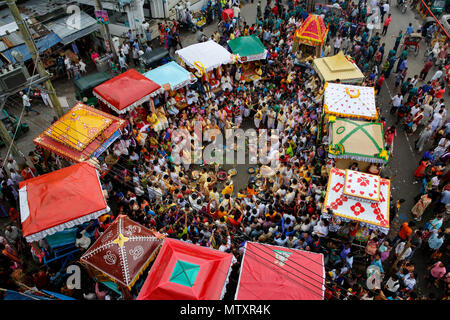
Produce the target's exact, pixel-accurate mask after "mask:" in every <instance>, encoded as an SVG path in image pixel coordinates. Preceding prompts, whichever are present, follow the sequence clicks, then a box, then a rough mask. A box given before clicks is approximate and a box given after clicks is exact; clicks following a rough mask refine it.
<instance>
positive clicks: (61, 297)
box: [41, 290, 76, 300]
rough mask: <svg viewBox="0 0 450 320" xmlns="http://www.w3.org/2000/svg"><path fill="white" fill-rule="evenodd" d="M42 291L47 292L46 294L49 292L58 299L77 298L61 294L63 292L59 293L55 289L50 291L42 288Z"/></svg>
mask: <svg viewBox="0 0 450 320" xmlns="http://www.w3.org/2000/svg"><path fill="white" fill-rule="evenodd" d="M41 291H42V292H44V293H46V294H49V295H51V296H53V297H55V298H56V299H58V300H76V299H74V298H72V297H69V296H66V295H64V294H61V293H57V292H53V291H48V290H41Z"/></svg>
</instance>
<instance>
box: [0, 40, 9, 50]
mask: <svg viewBox="0 0 450 320" xmlns="http://www.w3.org/2000/svg"><path fill="white" fill-rule="evenodd" d="M7 49H8V46H7V45H6V44H5V43H4V42H3V41H0V52H2V51H5V50H7Z"/></svg>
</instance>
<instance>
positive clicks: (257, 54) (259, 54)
mask: <svg viewBox="0 0 450 320" xmlns="http://www.w3.org/2000/svg"><path fill="white" fill-rule="evenodd" d="M228 46H229V47H230V49H231V51H232V52H233V54H236V55H239V57H240V61H241V62H246V61H253V60H262V59H265V58H266V55H267V50H266V48H265V47H264V45H263V44H262V42H261V40H259V38H258V37H256V36H253V35H252V36H244V37H238V38H235V39H233V40H230V41H229V42H228Z"/></svg>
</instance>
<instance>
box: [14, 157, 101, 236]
mask: <svg viewBox="0 0 450 320" xmlns="http://www.w3.org/2000/svg"><path fill="white" fill-rule="evenodd" d="M19 187H20V190H19V195H20V217H21V221H22V233H23V236H24V237H25V239H26V240H27V241H28V242H33V241H38V240H40V239H42V238H45V237H46V236H48V235H51V234H54V233H56V232H59V231H62V230H64V229H66V228H72V227H74V226H76V225H79V224H83V223H84V222H87V221H89V220H92V219H96V218H97V217H99V216H101V215H103V214H105V213H106V212H109V210H110V209H109V207H108V205H107V204H106V201H105V198H104V195H103V191H102V188H101V185H100V180H99V178H98V173H97V170H96V169H95V168H94V167H93V166H91V165H90V164H88V163H85V162H81V163H78V164H75V165H73V166H70V167H67V168H64V169H60V170H57V171H53V172H51V173H47V174H44V175H41V176H38V177H35V178H31V179H27V180H25V181H22V182H20V184H19Z"/></svg>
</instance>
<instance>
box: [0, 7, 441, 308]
mask: <svg viewBox="0 0 450 320" xmlns="http://www.w3.org/2000/svg"><path fill="white" fill-rule="evenodd" d="M339 4H340V6H341V8H342V10H341V11H340V13H339V14H331V15H326V16H324V18H325V20H326V23H329V29H330V35H329V36H328V40H327V43H326V44H325V47H324V52H325V55H332V54H333V53H336V52H338V51H339V50H343V51H344V52H345V53H346V54H348V55H350V56H352V57H353V58H354V60H355V61H356V63H357V65H358V66H359V67H360V68H361V70H362V71H363V72H364V73H365V75H366V80H365V82H364V84H363V85H367V86H375V88H376V89H377V93H379V92H380V91H381V90H382V88H383V82H384V80H385V79H387V78H388V77H389V76H390V75H391V72H392V70H393V68H394V63H395V62H396V61H397V70H396V90H398V92H397V91H396V92H395V93H396V95H395V96H394V97H393V98H392V106H391V107H392V108H391V112H390V114H391V115H392V116H393V117H394V115H396V117H395V119H394V118H393V119H385V118H383V117H381V112H382V110H379V112H380V117H381V121H383V123H384V124H385V125H386V123H388V122H394V123H395V124H393V125H391V126H389V127H386V128H385V133H386V134H385V138H386V144H387V145H388V146H390V147H391V151H392V150H393V140H394V139H395V136H396V134H397V130H405V131H406V132H407V133H409V134H414V132H416V131H417V132H420V134H419V135H418V138H417V140H416V144H415V146H416V148H417V152H420V153H422V152H423V150H428V151H426V152H425V154H423V159H422V161H421V163H420V165H419V167H418V169H417V170H416V171H415V172H414V176H415V177H416V178H417V181H419V182H420V183H421V190H420V193H419V194H418V195H417V196H416V197H415V201H416V202H417V203H416V204H415V205H414V207H413V208H412V209H411V218H410V219H408V221H405V222H404V223H403V224H401V227H400V230H399V231H398V232H397V231H396V230H395V231H394V230H392V232H391V234H389V235H386V234H384V233H382V232H380V231H378V230H372V229H370V228H368V227H367V226H366V225H360V224H359V222H356V221H344V220H342V219H340V218H339V217H338V216H336V215H333V212H332V211H331V210H329V212H328V213H329V215H330V216H331V218H330V219H326V218H324V217H322V215H321V213H322V208H323V203H324V196H325V191H326V186H327V181H328V176H329V172H330V168H331V167H332V166H333V163H332V162H330V161H329V158H328V157H327V152H326V150H327V149H328V148H327V143H328V141H327V138H326V136H325V137H322V138H320V139H319V138H318V134H319V133H320V130H322V128H321V126H320V122H319V120H320V115H321V111H322V105H321V102H322V100H321V98H322V94H323V91H324V86H323V83H322V82H321V80H320V79H319V77H318V76H317V74H315V72H314V71H313V69H312V67H311V62H310V61H300V60H301V57H299V56H297V55H296V54H295V52H292V51H291V50H292V44H293V34H294V32H295V30H296V29H297V28H298V26H299V25H300V24H301V22H302V20H303V19H304V18H305V17H306V16H307V11H306V9H305V5H304V4H302V3H301V2H298V1H295V2H294V1H288V4H287V5H285V4H282V3H281V2H278V1H277V2H276V3H274V4H271V1H268V5H267V6H266V7H265V9H264V11H263V12H258V19H257V22H256V23H255V24H253V25H247V24H246V23H244V24H242V25H240V24H236V25H235V26H234V28H233V27H229V26H227V28H225V29H224V33H223V35H218V33H214V34H213V35H212V36H211V39H213V40H215V41H217V42H219V43H220V41H221V38H222V37H224V38H225V39H226V40H227V39H233V38H234V37H238V36H240V35H250V34H254V35H256V36H258V37H260V38H261V40H262V41H263V43H264V45H265V47H266V48H267V49H268V56H267V59H266V60H265V62H264V63H263V64H262V69H263V75H264V77H263V79H262V80H260V81H256V82H250V83H242V82H240V81H238V80H236V79H235V73H236V68H234V67H233V66H225V67H224V73H223V77H222V79H221V85H220V86H221V90H219V92H217V93H216V94H212V95H211V92H210V93H209V94H206V92H205V90H204V88H203V87H202V86H201V85H200V82H197V83H196V84H194V85H192V86H191V88H190V89H189V90H188V94H187V96H188V106H187V107H186V108H184V109H183V110H181V111H180V110H177V109H176V108H174V107H173V104H172V102H171V100H170V99H166V98H165V96H164V95H162V96H161V95H160V96H157V97H155V99H154V100H153V101H150V102H149V103H144V104H143V105H141V106H139V107H138V108H136V109H134V110H132V111H130V112H129V113H128V114H127V116H126V118H127V119H128V120H129V121H128V124H127V126H126V128H125V129H124V130H123V135H122V136H121V138H120V140H118V142H116V143H115V144H114V145H113V147H112V148H111V151H110V152H109V153H108V155H107V156H106V158H107V159H105V160H110V161H111V163H115V164H114V166H113V168H115V169H114V170H110V171H109V174H106V175H105V176H104V177H103V178H102V180H101V182H102V185H103V188H104V190H106V191H107V194H108V196H107V201H108V204H109V206H110V207H111V208H112V211H111V212H110V213H109V214H107V215H104V216H102V217H100V218H99V219H96V220H95V221H92V222H91V223H90V224H89V225H88V226H87V227H86V228H83V229H82V228H80V230H79V235H78V236H77V242H76V245H77V246H78V247H79V248H80V249H82V250H86V249H87V248H89V246H90V245H91V244H92V243H93V242H94V241H95V239H96V238H98V236H99V235H100V234H101V233H102V232H103V231H104V230H106V228H108V226H109V225H110V224H111V223H112V222H113V221H114V219H115V218H116V217H117V216H118V215H127V216H129V217H130V218H131V219H132V220H134V221H137V222H139V223H140V224H142V225H144V226H146V227H148V228H150V229H154V230H157V231H158V232H160V233H162V234H164V235H165V236H167V237H170V238H176V239H180V240H182V241H185V242H188V243H193V244H196V245H200V246H206V247H210V248H214V249H217V250H220V251H223V252H230V253H232V254H233V255H234V256H235V257H236V259H237V261H238V263H237V264H236V265H235V266H234V267H233V271H232V273H231V275H230V282H229V283H228V285H227V294H226V299H228V298H232V297H233V296H234V290H235V288H236V285H237V280H238V276H239V267H240V262H241V261H242V256H243V254H244V244H245V242H246V241H256V242H260V243H264V244H272V245H277V246H283V247H287V248H294V249H299V250H306V251H311V252H317V253H322V254H323V255H324V257H325V259H324V261H325V269H326V291H325V297H326V299H330V300H333V299H362V300H397V299H400V300H415V299H447V298H448V294H449V279H450V277H449V275H450V273H449V268H450V267H449V266H448V261H449V259H448V252H450V251H449V250H448V248H449V243H448V240H447V239H448V238H447V237H448V229H445V226H446V223H447V215H448V213H447V212H448V210H449V207H448V206H449V205H450V185H449V184H447V183H448V181H449V179H448V178H449V175H448V172H446V169H445V168H446V164H447V162H448V159H449V155H450V153H449V146H450V135H449V133H450V131H449V130H450V126H449V124H450V121H449V118H447V115H446V109H445V105H444V100H443V94H444V91H445V85H443V84H442V81H443V79H442V74H440V75H439V74H437V73H438V72H436V74H435V75H434V76H433V77H432V78H431V79H427V74H428V71H430V69H431V67H430V68H428V67H427V64H425V66H424V70H423V72H422V73H421V75H420V77H419V75H415V76H413V77H411V75H410V74H408V71H407V70H408V68H407V66H406V62H407V58H408V54H409V53H408V50H401V52H400V53H399V54H398V52H397V51H398V48H399V45H400V41H401V39H402V37H403V36H404V34H408V33H410V32H412V31H411V30H410V29H409V28H408V30H405V31H401V32H400V33H399V35H398V36H397V38H396V42H395V46H394V48H392V49H390V48H387V47H386V45H385V43H384V42H383V37H388V36H389V35H388V32H387V27H388V26H389V23H390V21H391V15H390V14H389V5H388V6H386V5H385V3H378V1H376V0H373V1H370V4H371V5H372V6H373V5H374V4H375V5H379V6H380V8H381V12H382V19H383V23H384V26H385V27H386V30H383V32H382V33H383V34H382V35H380V33H379V32H374V33H373V34H372V35H370V32H369V30H368V29H367V28H366V26H365V23H364V22H365V21H366V19H367V5H366V3H365V2H364V1H359V2H358V3H357V4H355V3H352V2H349V1H345V0H344V1H339ZM258 6H260V4H259V5H258ZM258 10H259V11H261V10H260V7H258ZM384 21H388V22H384ZM161 39H162V44H163V45H164V41H166V40H167V38H163V37H162V38H161ZM164 39H165V40H164ZM130 40H131V39H130ZM133 42H136V39H133ZM225 43H226V41H225ZM127 45H128V44H127ZM132 46H133V47H134V45H132ZM124 48H125V45H123V46H122V47H121V49H122V52H121V53H120V55H121V56H122V54H124V56H126V55H127V54H126V53H124V52H123V49H124ZM446 48H447V47H446V46H445V50H447V49H446ZM388 50H389V51H388ZM385 51H386V54H385ZM121 67H122V64H121ZM123 67H124V68H125V69H126V67H127V66H126V65H125V64H124V65H123ZM425 67H427V68H428V69H425ZM421 80H422V81H421ZM195 121H199V122H201V123H202V125H203V128H218V129H220V130H223V129H225V128H238V127H245V128H249V127H250V128H257V129H262V128H268V129H278V130H279V142H278V143H277V144H269V145H268V153H270V151H272V150H277V151H278V152H279V154H277V156H278V157H279V160H280V161H279V166H278V168H274V169H272V168H266V170H273V172H272V173H271V176H272V178H271V179H249V181H248V183H245V184H244V185H242V186H237V183H235V182H234V181H233V178H229V179H227V180H226V181H225V182H221V181H220V180H219V179H217V175H216V173H217V167H216V166H215V165H209V164H203V165H189V162H188V161H185V162H184V163H183V164H184V165H176V164H174V162H173V159H174V154H173V149H174V147H175V146H174V145H173V141H172V134H173V132H174V130H176V129H186V130H188V131H189V132H192V129H193V126H194V122H195ZM143 128H146V129H143ZM181 157H182V158H184V159H190V158H191V157H192V154H190V153H189V152H188V151H187V150H184V151H183V154H182V155H181ZM28 158H29V160H30V161H31V162H32V164H33V166H32V167H26V168H25V169H23V170H22V171H21V170H20V169H19V167H18V165H17V163H16V162H15V160H13V159H12V158H9V159H7V163H6V165H5V166H4V168H3V170H2V172H1V177H0V178H1V179H2V180H3V182H2V188H1V192H2V196H3V200H4V201H3V203H4V204H5V203H8V204H9V205H10V208H11V209H10V210H9V211H8V210H7V206H6V205H5V206H4V207H2V209H3V210H2V212H3V215H4V216H9V217H10V219H11V224H9V225H8V226H7V227H6V229H5V230H4V232H3V236H2V237H1V238H0V249H1V251H2V255H1V256H0V259H1V263H0V274H1V277H0V287H1V288H11V289H14V290H24V289H23V286H22V287H19V286H17V282H20V283H22V284H24V285H25V286H26V287H28V288H31V287H35V288H37V289H38V290H41V289H51V290H54V291H57V292H61V293H64V294H67V295H71V296H74V297H77V298H80V299H100V300H104V299H117V297H118V295H117V294H116V293H114V292H113V291H112V290H110V289H108V288H106V287H103V286H101V285H99V284H95V283H94V282H93V281H92V280H90V282H89V283H90V285H89V286H87V287H84V288H83V292H82V293H79V292H77V290H71V289H69V288H67V286H66V284H65V283H64V281H63V279H64V274H63V273H60V272H57V271H55V270H53V269H51V268H46V267H45V266H42V264H40V263H39V252H38V251H36V248H34V247H33V248H32V249H31V251H30V246H29V245H28V244H26V243H25V242H24V240H23V238H22V237H21V235H20V219H18V217H19V214H18V211H17V210H18V183H19V182H20V181H22V180H23V179H28V178H30V177H33V176H36V175H39V174H43V173H46V172H50V171H53V170H57V169H58V168H61V167H62V166H63V165H64V164H63V161H62V160H61V159H59V158H57V157H55V156H54V155H52V156H50V158H49V159H46V160H45V161H44V157H43V153H42V151H40V150H36V151H35V152H31V153H30V154H29V157H28ZM107 162H108V161H107ZM105 166H106V165H105ZM352 169H353V170H359V169H358V165H357V164H354V165H352ZM380 169H381V176H382V177H385V178H392V177H391V176H390V174H389V173H387V172H388V170H386V168H380ZM194 171H195V172H196V173H197V174H193V172H194ZM241 174H243V173H241ZM404 202H405V200H404V199H391V207H390V211H389V221H390V222H391V223H392V222H393V221H394V220H395V219H399V217H398V216H399V212H400V211H402V212H404V210H403V209H404V208H403V207H402V204H403V203H404ZM401 208H402V209H401ZM407 215H409V214H407ZM424 215H427V216H429V217H431V218H427V219H426V220H427V221H426V223H425V225H424V226H423V227H420V226H419V225H421V224H420V221H421V219H422V217H423V216H424ZM42 245H45V243H44V244H42ZM419 252H420V255H421V256H420V257H419V258H420V259H422V260H425V264H427V265H429V268H428V272H427V274H426V275H423V276H425V278H424V279H427V281H428V284H427V285H428V286H435V287H437V288H440V290H438V291H436V292H439V294H435V293H430V294H424V293H423V292H420V290H418V285H417V281H418V279H419V276H418V273H417V270H416V269H415V266H414V262H413V261H414V257H415V256H416V255H418V254H419ZM30 254H31V256H32V258H33V262H31V263H30V262H29V261H28V260H29V257H30ZM30 264H31V265H32V266H33V268H34V269H33V268H32V266H31V265H30ZM36 266H40V267H39V269H36ZM374 269H375V270H378V273H377V275H375V276H374V275H373V273H372V271H373V270H374ZM29 270H33V271H32V272H31V273H30V272H29ZM13 280H15V281H16V282H14V281H13ZM138 287H139V285H137V286H135V287H134V289H133V291H132V294H134V296H136V294H137V292H138Z"/></svg>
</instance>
